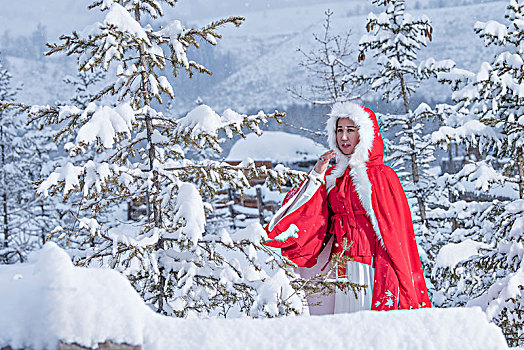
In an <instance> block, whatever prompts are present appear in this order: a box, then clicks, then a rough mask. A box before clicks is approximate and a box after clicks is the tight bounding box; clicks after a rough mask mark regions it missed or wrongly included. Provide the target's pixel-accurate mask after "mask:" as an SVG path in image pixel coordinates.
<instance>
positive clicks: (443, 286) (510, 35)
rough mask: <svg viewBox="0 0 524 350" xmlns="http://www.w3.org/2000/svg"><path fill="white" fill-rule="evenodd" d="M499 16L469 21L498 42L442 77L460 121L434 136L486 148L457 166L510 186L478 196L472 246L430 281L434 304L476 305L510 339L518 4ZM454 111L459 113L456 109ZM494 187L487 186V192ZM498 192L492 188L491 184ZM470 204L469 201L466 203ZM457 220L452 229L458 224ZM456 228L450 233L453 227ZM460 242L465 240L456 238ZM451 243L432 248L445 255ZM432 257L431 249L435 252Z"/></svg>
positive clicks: (519, 135) (522, 276) (518, 278)
mask: <svg viewBox="0 0 524 350" xmlns="http://www.w3.org/2000/svg"><path fill="white" fill-rule="evenodd" d="M505 18H506V24H502V23H499V22H496V21H493V20H492V21H488V22H486V23H483V22H477V23H476V24H475V31H476V33H477V34H478V35H479V36H480V37H481V38H482V39H484V42H485V44H486V46H489V45H495V46H498V47H500V48H501V50H500V51H499V53H498V54H497V55H496V57H494V58H493V59H492V60H491V61H490V62H489V63H488V62H484V63H483V64H482V65H481V68H480V71H479V72H478V73H477V74H472V73H469V72H465V71H460V70H455V71H452V72H451V75H445V76H444V77H443V79H447V80H449V81H452V82H455V83H456V84H455V86H456V87H457V91H456V92H455V93H454V95H453V97H454V99H455V100H456V101H457V104H456V105H455V106H454V107H453V109H454V110H455V111H456V112H457V115H461V116H462V122H461V123H460V125H455V126H449V127H446V128H441V130H439V132H438V134H437V135H435V139H436V140H440V141H441V142H448V143H449V142H450V141H460V142H463V143H465V144H466V145H467V146H471V145H474V146H475V147H478V148H479V150H480V153H482V154H487V155H488V156H487V157H485V159H482V160H481V161H479V162H475V163H473V162H472V163H470V164H467V165H466V166H465V167H464V169H462V171H461V173H463V174H465V175H467V176H468V179H469V180H474V181H475V182H476V183H477V185H478V187H480V188H483V189H484V191H486V192H487V191H488V190H489V189H490V188H491V187H492V186H493V185H494V184H497V185H500V184H505V188H508V187H511V186H513V188H514V190H513V193H509V192H508V191H506V193H505V194H503V193H497V194H499V195H505V196H506V197H509V198H507V199H505V200H504V198H501V199H502V201H491V202H488V203H484V204H483V207H481V208H478V210H477V213H478V215H477V219H475V217H473V218H472V219H471V220H475V221H476V225H478V228H477V229H476V230H474V231H466V233H467V235H466V236H465V238H470V241H469V243H468V244H470V245H471V244H474V245H475V248H476V249H475V251H473V252H472V253H470V254H468V255H469V256H466V257H464V259H463V260H462V261H460V262H457V264H453V265H449V266H446V265H438V264H437V265H436V269H435V271H434V276H435V278H434V283H435V284H436V289H437V290H439V294H438V298H439V301H438V302H439V304H441V305H450V306H455V305H468V306H475V305H478V306H481V307H482V308H483V309H484V310H485V311H486V312H487V314H488V317H490V318H491V319H492V320H493V321H494V322H495V323H497V324H498V325H499V326H500V327H501V328H502V330H503V332H504V334H505V335H506V339H507V340H508V343H509V345H510V346H522V345H524V331H523V329H524V327H523V325H524V315H523V313H522V308H523V306H524V298H523V294H522V290H524V265H523V264H524V263H523V256H524V249H523V248H522V247H523V237H524V230H523V227H524V225H523V223H524V198H523V197H524V167H523V160H522V153H523V146H524V107H523V106H524V93H523V92H524V90H523V88H522V87H523V86H524V80H523V79H524V77H523V74H522V67H524V53H523V51H522V42H523V38H524V27H523V26H522V23H523V20H524V4H523V3H522V1H519V0H511V1H509V5H508V7H507V10H506V14H505ZM459 113H460V114H459ZM493 192H494V191H493V190H492V191H491V193H493ZM495 192H498V191H495ZM468 205H469V206H472V205H474V204H473V203H468ZM459 229H460V227H459V228H458V229H457V230H455V231H454V233H455V232H457V231H458V230H459ZM459 232H460V231H459ZM455 236H456V235H455ZM459 244H464V242H462V243H459ZM452 248H453V246H452V245H447V246H444V248H442V249H441V250H440V252H439V255H441V256H446V251H447V250H449V249H452ZM437 259H438V257H437Z"/></svg>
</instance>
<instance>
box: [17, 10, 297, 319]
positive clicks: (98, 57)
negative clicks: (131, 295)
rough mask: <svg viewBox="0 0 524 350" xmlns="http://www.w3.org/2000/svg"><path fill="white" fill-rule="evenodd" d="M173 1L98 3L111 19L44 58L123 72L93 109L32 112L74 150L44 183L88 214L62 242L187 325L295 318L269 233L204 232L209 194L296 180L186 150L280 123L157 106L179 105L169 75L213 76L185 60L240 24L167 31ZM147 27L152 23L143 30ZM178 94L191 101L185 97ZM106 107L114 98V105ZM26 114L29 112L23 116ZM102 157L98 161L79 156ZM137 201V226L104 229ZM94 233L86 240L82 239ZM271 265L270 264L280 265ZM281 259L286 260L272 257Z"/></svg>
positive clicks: (45, 191)
mask: <svg viewBox="0 0 524 350" xmlns="http://www.w3.org/2000/svg"><path fill="white" fill-rule="evenodd" d="M175 3H176V0H103V1H102V0H100V1H95V2H93V3H92V4H91V5H90V9H98V10H100V11H102V12H103V13H104V14H105V16H104V20H103V22H100V23H95V24H93V25H91V26H89V27H87V28H85V29H84V30H82V31H79V32H73V33H72V34H70V35H63V36H62V37H61V38H60V39H61V42H60V43H57V44H52V45H49V49H50V50H49V52H48V53H47V54H54V53H58V52H63V53H65V54H67V55H73V56H76V57H77V59H78V69H79V71H93V70H96V69H99V68H102V69H104V70H105V71H106V72H112V70H111V69H110V67H113V66H114V67H115V70H114V71H115V72H116V75H115V76H112V73H107V74H108V75H111V76H110V77H108V80H109V81H110V83H109V85H108V86H107V87H105V88H103V89H101V90H100V91H99V92H98V93H96V94H95V95H94V96H93V97H92V98H91V99H90V102H89V103H88V104H87V106H80V107H78V106H67V105H65V106H57V107H49V106H41V107H38V106H34V107H32V108H30V109H29V112H30V115H31V116H32V119H33V120H34V122H35V123H39V124H40V125H48V124H56V125H59V126H60V129H59V131H58V133H57V135H56V136H55V138H56V139H57V140H62V139H67V138H68V137H69V136H68V134H70V133H71V134H72V136H71V137H73V139H74V142H69V143H66V145H65V147H64V149H65V151H66V152H68V154H69V156H70V160H69V162H68V163H66V164H63V165H61V166H59V167H57V168H56V169H55V170H54V171H53V172H52V173H51V175H50V176H49V177H48V178H47V179H45V180H44V181H42V182H41V183H40V185H39V189H38V191H39V193H41V194H42V195H43V196H47V195H49V194H62V196H63V198H64V200H68V199H74V197H73V195H72V193H73V192H74V191H79V193H80V194H81V198H80V201H79V202H76V203H74V204H75V205H76V206H77V207H78V208H79V210H80V215H77V217H76V219H77V220H78V223H79V232H78V233H77V234H70V233H66V232H60V233H57V236H58V235H59V237H58V238H62V239H64V238H66V239H70V240H75V242H76V243H77V244H78V246H79V247H81V249H78V248H77V249H75V250H73V251H71V254H73V256H74V260H75V262H76V263H77V264H80V265H104V266H110V267H112V268H115V269H117V270H119V271H121V272H122V273H124V274H125V275H126V276H128V278H129V279H130V281H131V282H132V283H133V285H134V286H135V288H136V289H137V291H139V292H140V294H141V295H142V296H143V298H144V299H145V300H146V301H147V302H148V303H149V304H151V305H152V306H154V308H155V309H157V310H158V311H159V312H161V313H164V314H169V315H176V316H186V315H188V314H190V313H196V314H197V315H219V316H223V317H226V316H227V317H229V316H234V315H238V314H248V315H251V316H265V317H272V316H277V315H281V314H288V313H298V312H300V311H301V309H302V301H301V299H300V298H299V297H298V295H297V293H296V292H295V290H294V289H293V288H292V287H291V284H290V280H289V278H288V276H287V274H286V271H285V270H282V269H279V268H276V267H275V266H273V265H275V264H276V265H280V262H279V261H277V260H278V259H277V258H276V257H275V256H273V255H272V253H271V251H269V250H267V249H266V248H264V246H263V245H262V244H261V242H262V241H263V239H264V238H265V231H264V230H263V229H262V227H261V226H260V225H258V224H257V225H253V226H250V227H248V228H246V229H244V230H240V231H238V232H235V233H231V234H230V233H229V232H227V231H225V230H222V231H220V232H218V233H215V234H212V233H209V232H206V228H205V210H206V209H207V208H209V205H208V204H207V203H205V202H204V201H203V197H205V196H213V195H214V194H215V193H216V192H217V191H218V189H219V188H221V187H224V186H227V185H229V186H232V187H233V188H234V189H235V190H242V188H244V187H246V186H248V179H249V178H250V177H251V176H262V175H265V176H267V182H268V183H270V184H273V185H275V186H277V187H278V186H280V185H281V184H282V183H284V182H285V181H286V180H287V179H288V178H289V176H290V175H291V176H293V178H297V175H299V174H298V173H296V172H292V171H290V170H288V169H286V168H283V167H280V168H276V169H274V170H271V169H265V168H256V167H255V166H254V164H253V163H250V162H244V163H242V164H240V165H239V166H230V165H228V164H226V163H224V162H222V161H217V160H211V159H204V160H198V159H197V160H195V159H190V158H189V157H187V155H186V152H184V148H185V147H188V146H190V147H193V148H195V149H202V148H206V149H212V150H214V151H215V152H218V153H219V152H220V151H221V147H220V142H221V139H219V132H223V133H225V135H226V136H227V137H230V138H231V137H232V136H233V134H240V135H243V131H242V127H247V128H249V129H251V130H252V131H254V132H256V133H258V134H260V133H261V130H260V128H259V126H260V124H261V123H265V122H266V121H267V119H268V118H277V119H279V118H280V117H282V116H283V114H281V113H279V112H275V113H273V114H272V115H266V114H264V113H262V112H260V113H258V114H256V115H243V114H239V113H236V112H234V111H232V110H229V109H228V110H226V111H224V112H223V113H222V114H221V115H219V114H217V113H216V112H214V111H213V110H211V108H209V107H208V106H206V105H200V106H198V107H196V108H194V109H193V110H192V111H190V112H189V113H187V114H185V115H183V116H182V117H177V116H175V115H166V114H164V113H162V112H160V111H159V110H158V109H157V108H156V107H155V106H156V104H154V103H153V101H155V102H156V103H158V104H162V103H163V102H164V97H166V96H167V98H168V99H169V98H171V99H172V98H174V97H175V91H174V90H173V88H172V86H171V84H170V83H169V81H168V78H167V75H166V70H167V69H168V68H171V70H172V74H173V76H174V77H177V76H178V75H179V74H183V73H182V72H186V73H187V74H189V76H192V75H193V74H195V73H206V74H211V72H210V71H209V70H208V69H207V68H206V67H204V66H203V65H201V64H199V63H197V62H195V61H192V60H190V59H189V57H187V54H186V52H187V49H188V47H190V46H193V47H195V48H198V47H199V46H200V45H201V44H202V43H204V44H212V45H215V44H216V41H217V39H219V38H220V37H221V36H220V34H218V32H217V30H218V29H219V28H220V27H221V26H223V25H225V24H228V23H232V24H234V25H236V26H238V25H240V24H241V22H242V21H243V18H241V17H230V18H226V19H222V20H218V21H215V22H212V23H210V24H208V25H206V26H204V27H202V28H186V27H184V26H183V25H182V23H181V22H180V21H178V20H172V21H169V22H167V23H165V24H164V25H163V26H162V27H160V26H159V25H158V20H159V19H160V17H162V16H163V9H162V7H163V6H171V7H173V6H174V5H175ZM146 23H147V24H146ZM178 93H179V94H180V93H182V92H178ZM107 101H112V102H111V103H108V102H107ZM23 109H26V110H27V107H23ZM90 149H92V150H95V151H96V154H95V155H94V157H93V158H92V159H89V160H87V161H85V159H83V156H81V155H82V154H85V153H86V152H89V150H90ZM129 200H139V201H142V202H143V203H144V206H145V208H146V213H145V215H143V216H142V217H141V219H140V220H139V221H138V222H122V223H120V224H115V223H114V222H113V224H112V225H104V220H103V217H104V215H105V213H107V211H108V210H110V209H111V208H118V207H119V206H121V205H122V204H123V203H125V202H126V201H129ZM81 232H83V233H87V234H83V233H82V234H81ZM271 259H272V261H273V263H272V264H267V263H265V261H267V260H271ZM275 259H277V260H275Z"/></svg>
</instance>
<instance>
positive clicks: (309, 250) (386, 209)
mask: <svg viewBox="0 0 524 350" xmlns="http://www.w3.org/2000/svg"><path fill="white" fill-rule="evenodd" d="M339 118H350V119H352V120H353V121H354V122H355V124H356V125H357V126H358V129H359V136H360V141H359V143H358V144H357V146H356V147H355V151H354V153H353V154H352V155H351V156H345V155H343V154H341V152H340V151H338V153H339V156H338V157H337V165H335V166H334V167H332V168H330V169H329V170H328V171H327V174H326V175H325V177H324V180H325V182H324V183H323V184H319V185H318V186H317V188H316V190H315V191H314V192H313V193H312V194H311V193H310V194H309V195H308V196H306V197H305V198H304V196H303V193H304V191H305V189H306V187H308V183H307V182H308V181H316V180H313V179H309V180H307V181H305V182H304V183H303V184H302V185H301V186H300V187H299V188H298V189H293V190H291V191H290V193H288V195H287V196H286V198H285V200H284V203H283V207H282V208H281V209H280V210H279V211H278V212H277V213H276V215H275V217H274V218H273V219H272V220H271V222H270V223H269V224H268V226H267V227H266V230H267V232H268V237H269V238H270V239H274V238H276V237H277V236H278V235H281V234H282V233H284V235H287V233H288V232H289V231H288V229H289V228H290V226H291V225H295V226H296V228H297V229H298V237H296V238H294V237H291V238H288V239H286V240H284V241H278V240H273V241H269V242H267V243H266V244H267V245H269V246H272V247H276V248H280V249H281V251H282V254H283V255H284V256H286V257H288V258H289V259H290V260H291V261H293V262H294V263H296V264H297V265H298V266H303V267H311V266H313V265H315V263H316V261H317V257H318V255H319V253H320V250H321V249H322V243H323V241H324V239H325V237H326V234H328V233H332V234H334V235H335V236H337V235H338V237H337V239H338V240H340V239H342V238H343V236H344V235H345V234H347V231H348V230H350V229H352V228H353V229H356V230H361V229H363V228H362V227H360V228H359V226H361V225H362V220H361V219H360V220H357V219H355V213H354V212H351V211H352V210H353V209H351V206H348V209H347V211H348V212H347V213H339V215H338V216H339V219H340V220H339V221H341V227H346V228H348V229H346V230H345V231H346V232H343V233H340V230H338V231H339V232H337V229H336V228H335V225H331V224H329V223H330V222H331V219H332V215H333V213H331V214H330V211H329V209H328V193H329V192H330V191H331V190H333V189H334V188H335V190H336V191H344V189H341V185H340V184H341V183H346V185H345V191H349V190H350V189H352V190H353V191H354V192H356V193H357V194H358V198H359V199H360V204H361V207H362V208H363V209H364V211H365V215H366V219H367V222H368V223H370V224H371V225H370V227H367V229H368V230H372V231H373V233H374V234H375V237H376V240H377V242H378V243H379V244H377V249H376V250H375V251H374V252H373V254H374V258H375V281H374V287H373V297H372V307H371V309H372V310H391V309H397V308H401V309H411V308H419V307H430V301H429V297H428V292H427V288H426V283H425V280H424V276H423V272H422V265H421V263H420V258H419V254H418V249H417V244H416V241H415V235H414V231H413V223H412V219H411V212H410V209H409V205H408V202H407V199H406V195H405V193H404V190H403V188H402V186H401V184H400V181H399V179H398V176H397V174H396V173H395V171H394V170H393V169H391V168H390V167H389V166H387V165H385V164H384V163H383V156H384V143H383V141H382V137H381V135H380V130H379V127H378V123H377V119H376V116H375V114H374V113H373V111H371V110H370V109H368V108H365V107H360V106H357V105H355V104H353V103H347V102H346V103H338V104H335V106H334V107H333V110H332V112H331V114H330V119H329V121H328V123H327V127H326V130H327V131H328V142H329V144H330V146H331V147H332V148H333V149H336V150H338V147H337V145H336V136H335V129H336V125H337V124H336V123H337V120H338V119H339ZM340 178H342V179H340ZM337 179H338V180H337ZM309 188H310V189H311V186H309ZM313 188H315V187H313ZM344 196H345V195H344V194H342V197H344ZM348 197H349V195H348ZM340 214H343V215H340ZM368 226H369V225H368ZM291 227H292V228H293V226H291ZM371 227H372V228H371ZM342 231H344V230H342Z"/></svg>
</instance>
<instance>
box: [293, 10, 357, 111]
mask: <svg viewBox="0 0 524 350" xmlns="http://www.w3.org/2000/svg"><path fill="white" fill-rule="evenodd" d="M325 16H326V19H325V21H324V24H323V25H322V27H323V29H324V30H323V32H321V33H314V34H313V38H314V40H315V48H314V49H312V50H310V51H309V52H306V51H304V50H302V49H300V48H299V49H298V51H299V52H300V53H302V55H303V56H304V61H303V62H301V63H300V66H301V67H303V68H304V69H305V70H306V71H307V72H308V75H309V78H310V79H309V80H308V81H309V82H310V84H309V86H308V90H309V91H308V92H304V91H302V90H296V89H289V91H290V92H291V93H292V94H293V95H294V96H296V97H297V98H299V99H302V100H304V101H306V102H309V103H312V104H315V105H327V106H331V105H333V104H334V103H335V102H337V101H339V102H343V101H352V100H357V99H359V98H361V97H362V95H363V94H364V93H365V92H366V87H365V85H363V84H358V83H357V81H358V78H357V75H356V71H357V68H358V65H357V62H356V54H355V52H354V50H353V47H352V41H351V32H346V33H343V34H334V33H333V26H332V19H331V17H332V16H333V12H332V11H330V10H327V11H326V12H325Z"/></svg>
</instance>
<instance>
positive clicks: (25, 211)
mask: <svg viewBox="0 0 524 350" xmlns="http://www.w3.org/2000/svg"><path fill="white" fill-rule="evenodd" d="M11 79H12V76H11V74H10V73H9V71H8V70H7V69H6V68H5V67H4V65H3V63H2V61H1V60H0V101H5V102H12V101H13V100H14V99H15V97H16V89H15V88H14V87H13V86H12V85H11ZM25 122H26V119H25V116H24V115H22V114H21V113H18V111H16V109H14V108H7V109H3V108H0V183H1V184H0V203H1V206H0V216H1V219H0V220H1V223H0V227H1V238H0V242H1V248H0V262H2V263H14V262H19V261H24V260H25V259H26V257H27V255H28V253H29V252H30V251H31V250H32V249H34V248H35V247H37V246H38V244H39V242H38V238H37V237H35V226H34V223H35V222H34V220H32V219H34V217H33V216H32V215H31V210H32V206H33V204H34V202H35V200H36V196H35V194H34V190H33V186H34V185H33V181H34V180H35V177H34V175H35V171H36V169H38V167H39V165H38V164H35V163H34V162H33V160H34V148H32V147H31V146H32V143H31V140H30V139H29V138H27V137H26V136H27V135H28V128H26V126H25Z"/></svg>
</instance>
